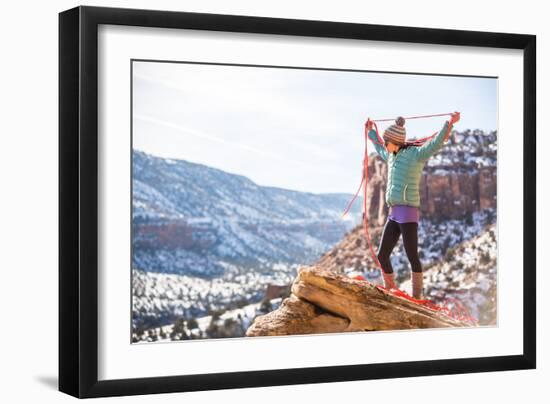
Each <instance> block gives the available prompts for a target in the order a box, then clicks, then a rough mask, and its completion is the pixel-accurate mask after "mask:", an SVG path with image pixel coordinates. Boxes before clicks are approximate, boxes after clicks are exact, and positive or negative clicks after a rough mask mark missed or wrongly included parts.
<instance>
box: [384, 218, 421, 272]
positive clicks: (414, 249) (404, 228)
mask: <svg viewBox="0 0 550 404" xmlns="http://www.w3.org/2000/svg"><path fill="white" fill-rule="evenodd" d="M401 234H403V245H404V246H405V252H406V253H407V258H408V259H409V262H410V263H411V268H412V271H413V272H422V264H421V263H420V258H418V223H415V222H410V223H398V222H396V221H395V220H392V219H388V220H387V221H386V224H385V225H384V231H383V233H382V241H381V242H380V247H379V248H378V261H380V265H382V269H383V270H384V272H385V273H387V274H391V273H392V272H393V268H392V265H391V260H390V255H391V252H392V250H393V248H394V247H395V245H396V244H397V241H398V240H399V236H400V235H401Z"/></svg>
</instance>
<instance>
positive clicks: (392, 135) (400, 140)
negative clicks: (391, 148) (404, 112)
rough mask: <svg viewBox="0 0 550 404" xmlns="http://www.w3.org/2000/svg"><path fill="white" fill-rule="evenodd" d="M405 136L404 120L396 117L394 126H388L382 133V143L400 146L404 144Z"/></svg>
mask: <svg viewBox="0 0 550 404" xmlns="http://www.w3.org/2000/svg"><path fill="white" fill-rule="evenodd" d="M406 136H407V131H406V130H405V118H403V117H402V116H399V117H397V119H396V120H395V124H393V125H390V126H389V127H388V128H386V130H385V131H384V135H383V136H382V137H383V138H384V141H386V142H391V143H393V144H396V145H399V146H402V145H404V144H405V138H406Z"/></svg>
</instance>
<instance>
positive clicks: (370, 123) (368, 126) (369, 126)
mask: <svg viewBox="0 0 550 404" xmlns="http://www.w3.org/2000/svg"><path fill="white" fill-rule="evenodd" d="M372 126H373V124H372V121H371V120H370V118H369V119H367V122H365V131H366V132H367V134H368V132H369V131H371V130H372Z"/></svg>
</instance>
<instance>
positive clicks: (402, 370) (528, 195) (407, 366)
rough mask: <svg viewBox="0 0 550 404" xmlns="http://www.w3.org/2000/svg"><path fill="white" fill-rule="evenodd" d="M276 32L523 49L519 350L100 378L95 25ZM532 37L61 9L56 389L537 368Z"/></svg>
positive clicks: (189, 386)
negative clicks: (485, 354)
mask: <svg viewBox="0 0 550 404" xmlns="http://www.w3.org/2000/svg"><path fill="white" fill-rule="evenodd" d="M100 24H114V25H126V26H141V27H161V28H181V29H198V30H209V31H225V32H242V33H260V34H279V35H292V36H309V37H324V38H343V39H356V40H357V39H359V40H371V41H372V40H379V41H393V42H405V43H425V44H440V45H463V46H476V47H486V48H509V49H520V50H522V51H523V67H524V76H523V85H524V87H523V114H524V121H523V142H524V143H523V147H524V155H523V170H524V173H523V181H524V187H523V220H524V228H523V252H524V253H523V254H524V255H523V319H524V320H523V321H524V323H523V354H521V355H510V356H495V357H481V358H480V357H477V358H466V359H446V360H428V361H416V362H401V363H380V364H361V365H349V366H330V367H313V368H312V367H309V368H292V369H278V370H261V371H249V372H231V373H216V374H197V375H194V374H192V375H180V376H169V377H148V378H136V379H118V380H101V381H99V380H98V376H97V375H98V337H97V335H98V323H97V319H98V282H97V281H98V268H97V266H98V138H97V136H98V135H97V133H98V122H97V118H98V104H97V102H98V86H97V85H98V66H97V61H98V55H97V52H98V26H99V25H100ZM535 66H536V36H535V35H523V34H512V33H495V32H475V31H463V30H447V29H426V28H413V27H400V26H385V25H371V24H357V23H342V22H332V21H313V20H295V19H282V18H266V17H252V16H234V15H218V14H204V13H189V12H171V11H154V10H138V9H118V8H102V7H85V6H81V7H77V8H73V9H70V10H67V11H64V12H61V13H60V14H59V296H58V297H59V390H60V391H62V392H65V393H67V394H70V395H72V396H75V397H80V398H86V397H105V396H121V395H135V394H151V393H168V392H184V391H197V390H212V389H226V388H244V387H260V386H276V385H292V384H302V383H326V382H338V381H351V380H364V379H382V378H400V377H412V376H428V375H443V374H460V373H470V372H490V371H502V370H518V369H534V368H535V367H536V273H535V268H536V258H535V257H536V239H535V238H536V236H535V234H536V168H535V167H536V153H535V147H536V129H535V121H536V108H535V107H536V67H535Z"/></svg>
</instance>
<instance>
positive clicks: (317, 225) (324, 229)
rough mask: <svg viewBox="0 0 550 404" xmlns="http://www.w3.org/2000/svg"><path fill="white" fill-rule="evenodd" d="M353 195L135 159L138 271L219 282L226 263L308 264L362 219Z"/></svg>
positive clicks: (151, 158) (141, 156)
mask: <svg viewBox="0 0 550 404" xmlns="http://www.w3.org/2000/svg"><path fill="white" fill-rule="evenodd" d="M350 197H351V195H348V194H313V193H307V192H297V191H292V190H286V189H281V188H274V187H264V186H259V185H257V184H255V183H254V182H252V181H251V180H249V179H248V178H246V177H243V176H241V175H235V174H230V173H227V172H224V171H221V170H218V169H214V168H211V167H207V166H204V165H200V164H194V163H190V162H187V161H183V160H169V159H162V158H158V157H154V156H151V155H148V154H145V153H143V152H139V151H135V152H134V154H133V267H135V268H138V269H142V270H145V271H152V272H162V273H174V274H181V275H194V276H205V277H213V276H220V275H221V274H223V273H224V271H225V268H226V267H227V265H231V264H233V265H242V266H246V267H247V268H250V267H254V266H256V265H258V264H268V263H275V262H279V261H283V262H286V263H288V264H293V263H298V262H300V263H304V262H308V261H311V260H314V259H316V258H318V256H319V255H320V254H322V253H323V252H324V251H326V249H327V248H330V247H331V246H332V245H334V243H336V242H337V241H339V240H340V239H341V238H342V236H343V234H344V233H345V232H346V231H347V230H349V229H350V228H352V227H353V226H354V225H355V224H356V223H357V222H358V220H359V215H360V213H359V212H360V205H359V204H357V205H356V206H355V207H354V210H353V211H352V213H351V214H350V215H349V217H346V219H347V220H342V219H341V214H342V211H343V210H344V208H345V206H346V203H347V202H348V200H349V199H350Z"/></svg>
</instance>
